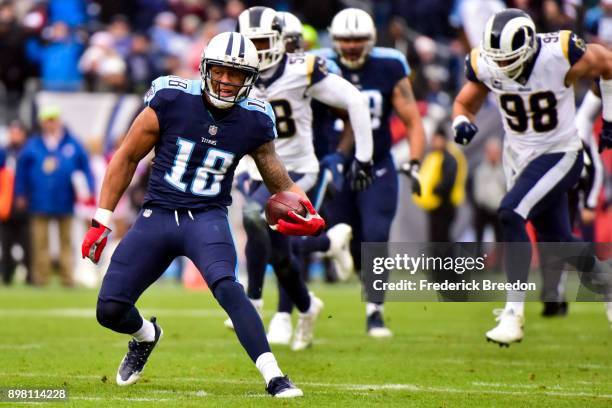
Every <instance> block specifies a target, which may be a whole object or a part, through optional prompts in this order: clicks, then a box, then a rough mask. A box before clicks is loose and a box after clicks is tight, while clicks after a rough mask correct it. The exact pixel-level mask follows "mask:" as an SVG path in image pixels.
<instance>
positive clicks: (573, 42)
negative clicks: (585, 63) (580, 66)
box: [559, 30, 586, 66]
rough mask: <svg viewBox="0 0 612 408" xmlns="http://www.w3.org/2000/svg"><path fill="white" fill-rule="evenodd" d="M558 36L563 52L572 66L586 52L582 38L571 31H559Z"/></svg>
mask: <svg viewBox="0 0 612 408" xmlns="http://www.w3.org/2000/svg"><path fill="white" fill-rule="evenodd" d="M559 36H560V42H561V49H562V50H563V54H564V55H565V58H566V59H567V60H568V62H569V63H570V66H572V65H574V64H575V63H577V62H578V60H580V58H582V56H583V55H584V53H585V52H586V44H585V42H584V40H583V39H582V38H580V37H578V36H577V35H576V34H574V33H572V32H571V31H566V30H564V31H561V32H560V34H559Z"/></svg>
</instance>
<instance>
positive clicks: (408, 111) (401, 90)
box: [392, 77, 425, 160]
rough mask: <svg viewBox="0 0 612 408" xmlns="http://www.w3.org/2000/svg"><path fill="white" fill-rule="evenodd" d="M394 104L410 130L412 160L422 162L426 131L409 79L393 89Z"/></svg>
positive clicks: (409, 140) (398, 114)
mask: <svg viewBox="0 0 612 408" xmlns="http://www.w3.org/2000/svg"><path fill="white" fill-rule="evenodd" d="M392 103H393V108H394V109H395V112H396V113H397V116H399V118H400V119H401V120H402V122H404V124H405V125H406V127H407V128H408V129H409V130H410V138H409V139H408V142H409V143H410V155H411V159H413V160H421V159H422V158H423V152H424V151H425V129H424V128H423V121H422V120H421V115H420V114H419V108H418V106H417V102H416V99H415V97H414V93H413V92H412V85H411V84H410V80H409V79H408V77H405V78H403V79H401V80H400V81H399V82H398V83H397V84H396V85H395V88H393V97H392Z"/></svg>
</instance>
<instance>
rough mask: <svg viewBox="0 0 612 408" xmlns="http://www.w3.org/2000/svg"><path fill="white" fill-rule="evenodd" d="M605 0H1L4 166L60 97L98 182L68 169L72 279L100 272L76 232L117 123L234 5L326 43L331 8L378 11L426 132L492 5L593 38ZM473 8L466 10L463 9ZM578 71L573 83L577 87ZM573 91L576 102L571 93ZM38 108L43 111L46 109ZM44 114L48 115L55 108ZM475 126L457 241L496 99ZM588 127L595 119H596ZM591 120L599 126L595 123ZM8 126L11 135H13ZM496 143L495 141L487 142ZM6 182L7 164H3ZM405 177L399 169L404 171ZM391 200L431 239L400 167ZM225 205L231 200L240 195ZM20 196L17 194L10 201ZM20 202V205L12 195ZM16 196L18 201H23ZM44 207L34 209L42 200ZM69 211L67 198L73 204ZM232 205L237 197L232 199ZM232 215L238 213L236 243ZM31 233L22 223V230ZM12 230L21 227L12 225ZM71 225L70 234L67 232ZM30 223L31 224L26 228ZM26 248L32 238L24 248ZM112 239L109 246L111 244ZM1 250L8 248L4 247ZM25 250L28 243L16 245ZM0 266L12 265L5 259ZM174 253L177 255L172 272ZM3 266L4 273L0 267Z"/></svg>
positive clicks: (606, 219) (401, 230) (407, 235)
mask: <svg viewBox="0 0 612 408" xmlns="http://www.w3.org/2000/svg"><path fill="white" fill-rule="evenodd" d="M611 4H612V2H610V1H604V0H602V1H597V0H584V1H581V0H545V1H527V0H523V1H518V0H517V1H514V0H509V1H507V2H502V1H498V0H436V1H430V0H427V1H425V0H424V1H420V0H415V1H407V0H378V1H367V0H361V1H357V0H355V1H351V0H346V1H340V0H329V1H322V2H320V1H290V0H278V1H273V0H270V1H242V0H228V1H219V0H150V1H149V0H133V1H124V2H117V1H93V0H91V1H88V0H49V1H35V0H31V1H29V0H20V1H2V2H1V3H0V49H1V50H2V58H1V60H0V83H1V87H0V88H1V89H0V101H1V102H0V146H4V148H5V149H6V150H7V153H8V161H6V164H7V165H6V166H5V170H4V172H5V173H7V172H8V173H11V172H12V173H13V175H14V171H15V161H14V160H11V157H12V158H13V159H14V158H15V157H16V156H17V155H18V153H19V149H20V147H21V146H22V144H23V140H20V139H23V136H20V134H23V135H24V136H25V137H26V138H27V137H31V136H33V135H35V134H38V133H40V130H41V120H40V119H41V115H40V114H41V113H44V108H45V107H51V108H53V109H57V110H58V112H57V114H58V119H59V121H61V122H62V123H63V124H64V125H65V127H66V128H67V129H68V130H69V132H70V133H71V134H72V135H73V136H74V137H75V138H76V139H77V140H78V141H79V142H80V143H81V144H82V145H83V146H84V147H85V150H86V152H87V155H88V157H89V167H90V168H91V171H92V174H93V178H94V179H95V182H94V183H93V184H94V186H95V187H94V191H92V192H90V191H89V189H88V187H87V184H85V183H83V182H81V183H79V178H78V177H76V178H75V177H73V179H76V180H73V182H72V184H73V187H74V190H75V192H76V194H75V206H74V221H76V222H74V223H73V231H72V234H70V236H69V237H70V239H71V241H72V247H73V251H72V252H73V254H72V259H71V261H70V262H71V264H72V265H73V270H74V278H75V280H76V282H78V283H80V284H83V285H87V286H95V285H97V283H98V282H99V279H100V274H101V273H102V271H103V270H104V268H105V265H104V263H103V264H102V265H101V266H100V267H99V268H93V267H92V266H90V265H89V263H88V262H84V261H81V259H80V256H78V255H79V252H78V251H79V245H80V240H81V236H82V231H84V228H85V225H86V224H87V223H88V222H89V219H90V217H91V215H92V211H93V210H94V208H95V207H94V206H93V205H92V204H93V201H92V200H91V198H92V197H95V195H96V194H97V189H98V188H99V187H100V185H101V180H102V177H103V174H104V171H105V166H106V164H107V163H108V160H109V158H110V157H111V155H112V153H113V150H114V148H115V147H116V146H117V144H118V143H119V142H120V141H121V138H122V137H123V136H124V135H125V133H126V131H127V129H128V127H129V125H130V123H131V121H132V119H133V118H134V117H135V115H136V114H137V113H138V112H139V111H140V109H141V108H142V95H143V94H144V93H145V92H146V90H147V89H148V87H149V86H150V83H151V81H152V80H153V79H155V78H156V77H157V76H160V75H168V74H173V75H179V76H183V77H188V78H197V77H198V75H199V73H198V64H199V59H200V55H201V52H202V49H203V48H204V47H205V46H206V43H207V41H208V40H209V39H210V38H211V37H213V36H214V35H215V34H216V33H219V32H223V31H227V30H233V29H234V27H235V24H236V17H237V16H238V15H239V14H240V12H241V11H242V10H244V9H245V8H246V7H250V6H253V5H265V6H270V7H273V8H275V9H276V10H279V11H281V10H286V11H291V12H292V13H294V14H296V15H297V16H298V17H300V18H301V19H302V21H303V23H304V24H305V35H304V37H305V43H306V47H307V48H317V47H326V46H331V43H330V39H329V36H328V34H327V27H328V25H329V23H330V21H331V18H332V17H333V15H334V14H335V13H336V12H337V11H339V10H341V9H342V8H345V7H349V6H351V7H360V8H363V9H365V10H366V11H368V12H369V13H370V14H371V15H372V16H374V18H375V21H376V23H377V27H378V28H379V30H378V45H381V46H389V47H394V48H396V49H398V50H400V51H401V52H403V53H405V54H406V56H407V58H408V61H409V63H410V65H411V68H412V81H413V86H414V89H415V94H416V97H417V99H418V100H419V101H420V105H421V108H422V113H423V116H424V123H425V128H426V131H427V136H428V137H429V138H431V136H432V134H433V133H434V131H435V130H436V129H438V128H439V127H440V125H442V129H444V125H447V123H448V120H447V119H448V117H449V114H450V106H451V103H452V99H453V97H454V94H455V92H456V91H457V90H458V89H459V87H460V85H461V83H462V82H463V81H464V75H463V59H464V56H465V53H466V52H467V50H469V49H470V48H471V47H472V46H475V45H477V44H478V42H479V41H480V36H481V32H482V27H483V26H484V23H485V21H486V19H487V18H488V16H489V15H490V14H492V13H493V12H495V11H496V10H499V9H501V8H503V7H506V6H508V7H519V8H523V9H526V10H527V11H528V12H529V13H530V14H531V15H532V16H534V18H535V21H536V22H537V23H538V25H539V27H538V28H539V30H540V31H544V32H545V31H554V30H559V29H571V30H574V31H576V32H577V33H579V34H581V35H583V36H585V37H586V38H587V40H588V41H596V42H600V43H604V44H607V45H609V44H612V29H610V28H609V27H612V5H611ZM468 22H469V23H468ZM586 86H587V85H586V84H585V86H584V88H583V89H580V90H579V92H578V96H579V100H580V98H581V97H582V95H583V94H584V91H585V90H586ZM579 100H578V101H577V102H579ZM42 116H44V115H42ZM51 119H53V118H51ZM478 125H479V128H480V129H481V134H482V135H484V136H486V137H480V138H477V140H476V143H473V144H471V145H470V146H469V148H467V149H465V150H464V152H465V154H466V156H467V159H468V163H469V172H468V179H467V183H466V194H465V197H466V199H465V200H463V202H462V203H461V204H460V205H459V209H458V216H457V217H456V218H455V221H454V223H453V225H452V232H451V234H452V235H451V237H452V238H453V239H454V240H457V241H473V240H475V239H476V238H477V235H476V227H475V223H476V221H477V217H476V216H475V214H476V212H477V209H478V208H479V207H480V205H479V204H478V203H477V198H476V197H475V191H474V188H473V183H472V180H473V177H474V174H475V169H476V167H477V165H478V164H479V163H481V162H482V161H483V160H482V158H483V152H484V145H485V141H486V140H487V139H488V138H498V139H499V138H501V136H502V130H501V122H500V118H499V114H498V112H497V109H495V108H493V106H492V104H488V106H487V107H486V108H485V109H483V111H482V112H481V114H480V115H479V118H478ZM596 128H597V124H596ZM392 129H393V133H394V137H395V140H396V141H397V143H396V145H395V146H394V153H395V157H396V162H398V163H399V162H402V161H404V160H405V159H406V158H407V157H408V148H407V143H406V142H405V139H404V137H403V135H404V134H405V129H404V128H403V125H402V124H401V121H399V120H398V119H397V118H393V119H392ZM595 131H597V129H595ZM13 139H14V140H13ZM493 154H494V155H495V153H493ZM603 160H604V165H605V169H606V176H605V181H604V185H603V188H602V191H601V194H600V199H599V203H598V207H597V218H596V221H595V224H594V229H591V230H590V231H588V232H587V233H588V237H587V238H590V239H593V240H595V241H597V242H610V241H612V238H611V234H612V231H611V230H612V229H611V228H609V226H610V222H611V220H612V218H611V217H612V216H611V215H610V214H611V213H610V211H611V210H610V206H609V204H610V202H611V201H612V181H611V180H612V178H611V176H610V174H611V169H612V161H611V155H610V153H609V152H608V153H605V154H604V155H603ZM146 176H147V166H146V164H145V163H143V165H142V168H141V169H139V171H138V172H137V177H136V178H135V180H134V182H133V183H132V187H131V188H130V193H129V194H127V195H126V197H125V198H124V200H123V201H122V203H121V205H120V208H119V209H118V211H117V212H116V215H117V216H116V223H117V224H118V225H115V228H114V234H113V238H114V239H115V240H118V239H120V237H121V235H122V234H123V232H125V230H126V229H127V228H128V227H129V225H130V223H131V221H132V219H133V217H135V215H136V213H137V209H138V208H139V205H140V201H139V200H141V199H142V191H143V189H144V188H145V186H146ZM6 177H7V178H8V179H9V180H6V179H4V180H5V181H6V182H10V178H11V176H10V174H9V175H6ZM402 179H403V178H402ZM401 182H402V186H401V187H402V188H401V191H400V201H401V205H400V206H399V211H398V214H397V217H396V220H395V222H394V225H393V228H392V241H412V242H424V241H427V239H428V235H429V234H428V223H427V217H426V216H425V214H426V211H425V210H424V209H423V208H422V207H425V208H427V206H426V205H425V206H423V205H421V207H418V206H416V205H415V203H414V202H413V201H412V200H411V199H410V196H409V193H408V189H407V188H406V185H405V183H406V180H401ZM9 190H10V189H9V188H4V189H3V191H2V193H0V194H2V197H1V201H2V205H3V206H4V207H3V208H4V209H5V210H4V211H0V219H2V220H3V221H4V222H3V224H2V225H3V227H6V225H5V224H6V221H10V223H9V224H10V227H9V228H8V229H7V228H3V229H4V231H5V235H4V236H3V237H4V239H3V241H5V242H6V241H7V237H8V239H10V240H11V242H13V241H17V242H16V243H17V244H19V240H18V239H17V238H19V237H16V235H15V231H18V232H19V228H18V226H17V227H15V225H14V224H15V223H19V224H21V225H22V226H25V225H27V223H28V222H29V221H28V218H29V216H28V214H27V211H26V212H25V213H23V214H11V211H10V208H11V207H13V209H14V207H15V204H16V203H15V202H12V201H14V198H15V197H14V194H12V193H11V191H9ZM235 199H236V203H235V205H234V206H233V209H235V208H240V206H241V201H240V195H239V194H236V195H235ZM17 204H19V203H17ZM17 207H19V206H17ZM18 209H19V208H18ZM41 211H43V210H41ZM71 211H72V210H71ZM232 213H233V214H235V211H232ZM239 218H240V217H236V216H235V215H234V216H233V217H232V220H233V221H235V222H234V225H235V226H236V230H237V236H238V242H239V245H240V246H241V245H243V238H242V234H241V233H240V227H239V224H240V220H239ZM51 224H52V226H51V239H50V250H51V259H55V260H57V262H59V260H60V252H61V251H60V245H59V242H58V239H57V238H53V237H57V236H58V235H57V234H58V231H57V230H58V228H57V227H56V226H55V225H54V223H51ZM24 234H26V235H27V232H24ZM17 235H19V234H17ZM66 236H68V235H66ZM33 238H35V237H31V236H26V237H25V238H23V239H22V241H24V240H26V241H27V239H30V240H31V239H33ZM484 239H485V240H494V235H493V229H492V228H490V227H489V228H486V229H485V230H484ZM35 243H36V244H37V245H34V246H33V247H32V246H31V247H30V248H27V249H26V251H25V252H26V253H25V254H24V251H23V248H20V245H12V246H10V247H6V245H5V246H3V249H4V251H5V252H6V251H9V252H11V254H10V255H12V256H11V257H12V258H15V259H16V260H17V261H19V263H21V264H25V263H29V262H31V260H29V261H28V262H24V260H26V261H27V260H28V259H24V258H31V255H32V254H31V253H28V252H32V250H35V249H36V248H40V243H39V242H35ZM28 249H29V250H28ZM110 252H111V251H108V253H110ZM7 255H9V254H3V255H2V258H3V259H5V260H6V258H7V257H8V256H7ZM24 255H27V257H24ZM2 266H3V270H4V272H3V275H4V276H8V275H10V274H11V272H10V271H9V270H7V269H10V270H12V268H13V266H12V263H11V262H10V261H7V262H3V263H2ZM182 268H183V266H182V265H180V264H177V265H174V266H173V271H174V272H173V273H175V274H176V275H180V271H181V269H182ZM17 271H18V273H17V278H18V280H24V279H25V271H26V269H24V268H18V270H17ZM8 280H9V278H6V280H5V281H8Z"/></svg>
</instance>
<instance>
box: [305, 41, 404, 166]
mask: <svg viewBox="0 0 612 408" xmlns="http://www.w3.org/2000/svg"><path fill="white" fill-rule="evenodd" d="M313 53H316V54H317V55H319V56H322V57H325V58H326V59H328V60H332V61H334V62H335V63H337V64H338V66H339V67H340V70H341V71H342V76H343V77H344V78H345V79H346V80H348V81H349V82H350V83H352V84H353V85H355V86H356V87H357V88H358V89H359V90H360V91H361V93H362V94H364V95H365V96H367V97H368V100H369V103H370V115H371V119H372V136H373V138H374V156H373V159H374V161H380V160H381V159H382V158H384V157H386V156H387V155H388V154H389V151H390V150H391V130H390V129H389V116H390V115H391V111H392V109H393V106H392V104H391V99H392V96H393V88H394V87H395V85H397V83H398V82H399V81H400V80H401V79H402V78H404V77H406V76H408V75H409V74H410V68H409V67H408V62H407V61H406V57H405V56H404V55H403V54H402V53H401V52H399V51H397V50H395V49H392V48H380V47H374V48H373V49H372V51H370V54H369V56H368V58H367V59H366V62H365V63H364V64H363V66H362V67H361V68H359V69H356V70H351V69H349V68H347V67H346V66H344V65H343V64H342V62H341V61H340V58H339V56H338V54H337V53H336V52H335V51H334V50H332V49H330V48H323V49H320V50H314V51H313Z"/></svg>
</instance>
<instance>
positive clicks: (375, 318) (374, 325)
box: [366, 310, 393, 338]
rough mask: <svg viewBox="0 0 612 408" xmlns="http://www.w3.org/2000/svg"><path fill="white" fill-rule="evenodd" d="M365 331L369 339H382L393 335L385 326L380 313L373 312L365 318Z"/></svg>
mask: <svg viewBox="0 0 612 408" xmlns="http://www.w3.org/2000/svg"><path fill="white" fill-rule="evenodd" d="M366 331H367V332H368V335H369V336H371V337H376V338H382V337H391V336H392V335H393V333H391V330H389V328H387V327H386V326H385V321H384V320H383V316H382V313H381V312H380V311H378V310H377V311H375V312H374V313H372V314H371V315H369V316H368V317H367V318H366Z"/></svg>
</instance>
